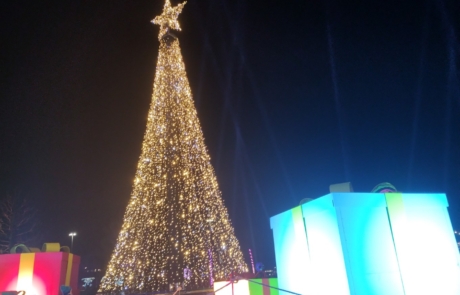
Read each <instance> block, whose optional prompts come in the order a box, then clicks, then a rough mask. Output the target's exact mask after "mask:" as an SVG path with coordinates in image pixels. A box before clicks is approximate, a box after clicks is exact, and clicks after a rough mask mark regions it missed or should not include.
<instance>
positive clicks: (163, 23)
mask: <svg viewBox="0 0 460 295" xmlns="http://www.w3.org/2000/svg"><path fill="white" fill-rule="evenodd" d="M185 3H187V1H185V2H183V3H181V4H178V5H177V6H176V7H171V2H169V0H166V2H165V6H164V7H163V13H162V14H161V15H159V16H157V17H155V18H154V19H153V20H152V23H154V24H156V25H159V26H160V34H159V35H158V39H159V40H161V38H163V36H164V35H165V34H167V33H168V31H169V29H173V30H176V31H180V30H181V28H180V25H179V22H178V21H177V18H178V17H179V14H180V13H181V12H182V8H184V5H185Z"/></svg>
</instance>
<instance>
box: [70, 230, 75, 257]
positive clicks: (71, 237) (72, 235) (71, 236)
mask: <svg viewBox="0 0 460 295" xmlns="http://www.w3.org/2000/svg"><path fill="white" fill-rule="evenodd" d="M76 235H77V233H75V232H73V233H70V234H69V237H70V239H71V242H70V252H72V250H73V237H75V236H76Z"/></svg>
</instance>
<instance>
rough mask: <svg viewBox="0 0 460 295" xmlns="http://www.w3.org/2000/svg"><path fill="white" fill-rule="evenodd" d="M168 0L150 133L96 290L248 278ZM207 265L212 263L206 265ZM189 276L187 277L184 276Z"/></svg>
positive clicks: (200, 284)
mask: <svg viewBox="0 0 460 295" xmlns="http://www.w3.org/2000/svg"><path fill="white" fill-rule="evenodd" d="M184 4H185V3H182V4H179V5H178V6H176V7H174V8H172V7H171V5H170V3H169V0H166V4H165V6H164V10H163V14H162V15H160V16H158V17H156V18H155V19H154V21H153V22H154V23H155V24H159V25H160V49H159V56H158V61H157V67H156V74H155V80H154V85H153V95H152V102H151V105H150V110H149V113H148V120H147V130H146V132H145V135H144V141H143V144H142V152H141V156H140V158H139V162H138V166H137V171H136V176H135V178H134V184H133V191H132V193H131V199H130V202H129V203H128V206H127V208H126V212H125V216H124V219H123V225H122V229H121V231H120V233H119V235H118V239H117V243H116V246H115V249H114V251H113V254H112V257H111V259H110V262H109V265H108V267H107V272H106V274H105V276H104V277H103V279H102V280H101V284H100V290H99V291H100V292H109V291H116V290H122V289H123V290H138V291H159V290H166V289H168V288H169V287H170V286H171V285H173V284H176V283H179V284H182V285H183V286H184V287H185V286H186V287H187V288H200V287H208V286H209V283H210V277H212V278H213V279H224V278H226V277H228V275H229V273H230V272H232V271H236V272H246V271H247V266H246V264H245V262H244V259H243V254H242V252H241V249H240V246H239V243H238V240H237V239H236V237H235V234H234V230H233V227H232V225H231V222H230V219H229V216H228V212H227V209H226V207H225V205H224V203H223V200H222V196H221V192H220V190H219V187H218V184H217V179H216V176H215V172H214V169H213V167H212V165H211V162H210V157H209V154H208V151H207V149H206V146H205V143H204V137H203V133H202V130H201V126H200V122H199V120H198V116H197V113H196V109H195V106H194V103H193V99H192V92H191V89H190V86H189V83H188V79H187V76H186V71H185V65H184V62H183V60H182V54H181V52H180V47H179V41H178V40H177V38H174V37H172V38H165V36H167V33H168V31H169V29H176V30H177V29H179V30H180V27H179V24H178V22H177V16H178V14H179V13H180V12H181V11H182V8H183V5H184ZM211 261H212V265H211V264H210V263H211ZM186 274H187V275H186Z"/></svg>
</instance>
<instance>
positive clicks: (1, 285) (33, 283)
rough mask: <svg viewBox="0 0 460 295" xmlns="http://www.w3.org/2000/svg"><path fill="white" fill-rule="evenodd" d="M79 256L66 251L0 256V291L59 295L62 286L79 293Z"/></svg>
mask: <svg viewBox="0 0 460 295" xmlns="http://www.w3.org/2000/svg"><path fill="white" fill-rule="evenodd" d="M79 266H80V257H79V256H76V255H74V254H72V253H66V252H38V253H17V254H1V255H0V292H2V291H26V294H27V295H59V288H60V286H62V285H66V286H70V287H71V288H72V294H73V295H79V291H78V268H79Z"/></svg>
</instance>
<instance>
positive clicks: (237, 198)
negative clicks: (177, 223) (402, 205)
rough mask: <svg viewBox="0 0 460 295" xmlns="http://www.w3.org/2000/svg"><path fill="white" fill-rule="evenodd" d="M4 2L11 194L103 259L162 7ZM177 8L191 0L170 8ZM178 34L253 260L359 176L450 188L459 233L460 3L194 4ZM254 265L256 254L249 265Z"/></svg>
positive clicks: (0, 169) (3, 132)
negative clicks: (282, 221) (280, 227)
mask: <svg viewBox="0 0 460 295" xmlns="http://www.w3.org/2000/svg"><path fill="white" fill-rule="evenodd" d="M54 2H55V3H53V2H51V1H23V0H15V1H3V2H2V4H0V11H1V15H0V22H1V26H0V33H1V41H2V42H1V49H0V53H1V55H0V65H1V76H0V98H1V101H0V197H3V196H5V195H6V194H8V193H12V192H20V194H21V195H22V196H24V197H28V198H30V199H33V200H34V201H35V203H36V206H37V208H38V209H39V210H40V212H41V213H40V215H39V218H40V223H41V224H42V226H43V227H42V230H43V235H44V237H43V239H44V240H43V242H51V241H59V242H61V243H62V244H69V243H70V239H69V237H68V233H69V232H71V231H76V232H77V233H78V235H77V237H76V238H75V244H74V247H75V252H76V253H77V254H80V255H81V256H82V258H83V263H84V264H88V265H91V264H93V265H95V266H98V267H105V265H106V263H107V261H108V259H109V256H110V254H111V251H112V249H113V246H114V244H115V240H116V237H117V235H118V232H119V229H120V227H121V222H122V216H123V213H124V210H125V207H126V205H127V203H128V199H129V196H130V192H131V185H132V181H133V178H134V173H135V168H136V166H137V159H138V157H139V155H140V150H141V143H142V137H143V133H144V131H145V125H146V118H147V112H148V108H149V104H150V100H151V93H152V83H153V76H154V72H155V63H156V58H157V54H158V45H159V42H158V39H157V35H158V27H157V26H154V25H152V24H151V23H150V20H151V19H153V18H154V17H155V16H156V15H158V14H160V13H161V10H162V7H163V0H131V1H127V0H91V1H89V0H88V1H78V0H64V1H54ZM172 3H173V4H174V5H175V4H177V1H172ZM179 21H180V23H181V26H182V32H180V33H177V35H178V36H179V39H180V42H181V48H182V53H183V56H184V60H185V64H186V69H187V74H188V77H189V80H190V84H191V87H192V91H193V94H194V99H195V101H196V107H197V110H198V115H199V118H200V121H201V124H202V127H203V132H204V136H205V139H206V144H207V146H208V148H209V152H210V154H211V158H212V163H213V165H214V167H215V169H216V173H217V178H218V181H219V184H220V187H221V190H222V192H223V197H224V199H225V203H226V204H227V207H228V209H229V212H230V216H231V218H232V220H233V223H234V226H235V230H236V235H237V237H238V238H239V239H240V243H241V246H242V249H243V251H244V254H245V255H246V256H248V255H247V253H248V248H252V250H253V252H254V254H255V256H256V257H255V259H256V261H262V262H264V263H265V264H266V266H267V267H272V266H273V265H274V251H273V241H272V236H271V230H270V223H269V217H271V216H273V215H276V214H278V213H281V212H283V211H285V210H287V209H289V208H291V207H293V206H295V205H297V204H298V203H299V201H300V200H301V199H303V198H306V197H309V198H315V197H319V196H322V195H325V194H327V193H328V187H329V185H330V184H333V183H339V182H345V181H351V182H352V184H353V187H354V189H355V191H361V192H369V191H370V190H371V189H372V188H373V187H374V186H375V185H376V184H378V183H380V182H384V181H388V182H391V183H392V184H394V185H395V186H396V188H398V189H399V190H400V191H402V192H445V193H446V194H447V197H448V199H449V202H450V208H449V211H450V213H451V216H452V221H453V224H454V227H456V228H460V195H459V192H460V152H459V146H460V79H459V70H460V62H459V60H460V1H457V0H418V1H416V0H407V1H396V0H387V1H373V0H366V1H343V0H321V1H305V0H291V1H286V0H282V1H281V0H277V1H275V0H264V1H262V0H246V1H243V0H189V1H188V3H187V5H186V6H185V8H184V10H183V13H182V14H181V16H180V18H179ZM248 261H249V260H248Z"/></svg>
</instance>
